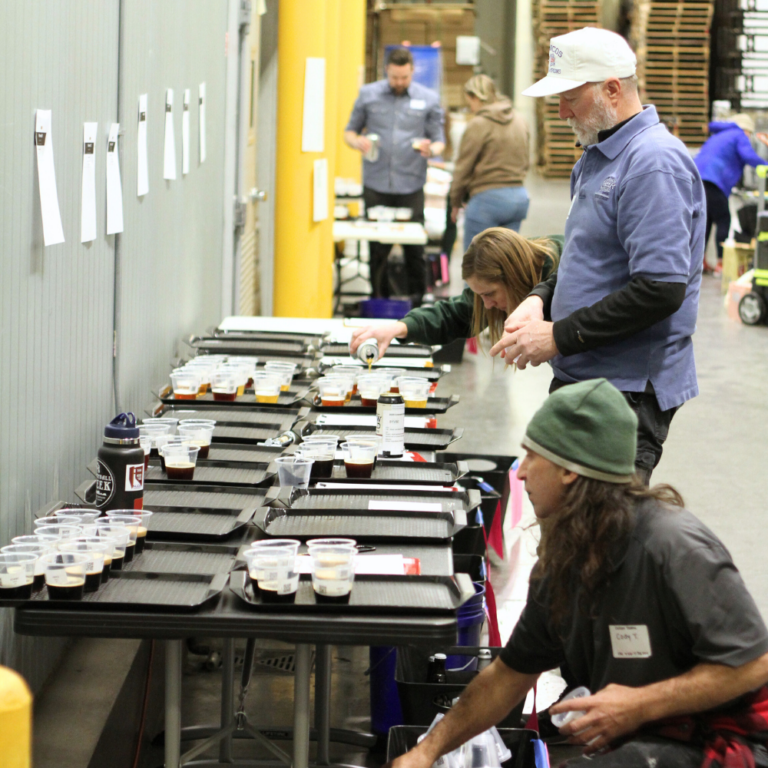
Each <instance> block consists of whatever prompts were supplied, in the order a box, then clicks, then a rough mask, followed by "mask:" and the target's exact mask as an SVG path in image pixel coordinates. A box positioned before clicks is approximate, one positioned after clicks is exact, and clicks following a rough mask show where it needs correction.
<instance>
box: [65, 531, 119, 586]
mask: <svg viewBox="0 0 768 768" xmlns="http://www.w3.org/2000/svg"><path fill="white" fill-rule="evenodd" d="M89 539H93V537H89ZM108 548H109V549H111V546H109V545H108V544H107V543H106V542H104V541H101V540H100V539H96V540H95V541H93V540H89V541H85V540H84V539H74V540H73V541H67V542H65V543H63V544H61V545H60V546H59V552H78V553H80V554H83V555H86V556H87V557H88V560H87V562H86V563H85V591H86V592H95V591H96V590H97V589H98V588H99V587H100V586H101V579H102V576H103V574H104V562H105V560H106V552H107V549H108Z"/></svg>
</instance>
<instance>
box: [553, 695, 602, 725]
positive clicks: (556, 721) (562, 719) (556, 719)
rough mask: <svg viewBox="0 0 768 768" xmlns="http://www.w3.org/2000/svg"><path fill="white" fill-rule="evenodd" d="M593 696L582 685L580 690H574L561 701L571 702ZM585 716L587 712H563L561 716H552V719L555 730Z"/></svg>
mask: <svg viewBox="0 0 768 768" xmlns="http://www.w3.org/2000/svg"><path fill="white" fill-rule="evenodd" d="M591 695H592V692H591V691H590V690H589V688H586V687H585V686H583V685H580V686H579V687H578V688H574V689H573V690H572V691H571V692H570V693H569V694H567V695H566V696H563V698H562V699H561V700H560V701H569V700H570V699H583V698H584V697H586V696H591ZM558 703H559V702H558ZM585 714H586V712H585V711H583V710H572V711H571V712H561V713H560V714H559V715H552V718H551V719H552V725H554V726H555V728H562V727H563V726H564V725H566V723H570V722H571V720H576V719H577V718H579V717H581V716H582V715H585Z"/></svg>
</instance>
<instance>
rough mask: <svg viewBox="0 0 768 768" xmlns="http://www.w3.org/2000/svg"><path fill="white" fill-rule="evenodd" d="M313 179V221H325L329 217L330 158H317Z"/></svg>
mask: <svg viewBox="0 0 768 768" xmlns="http://www.w3.org/2000/svg"><path fill="white" fill-rule="evenodd" d="M312 180H313V195H312V197H313V205H312V221H325V220H326V219H327V218H328V159H327V158H325V157H322V158H320V159H319V160H315V162H314V173H313V174H312Z"/></svg>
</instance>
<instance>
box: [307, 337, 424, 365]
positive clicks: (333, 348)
mask: <svg viewBox="0 0 768 768" xmlns="http://www.w3.org/2000/svg"><path fill="white" fill-rule="evenodd" d="M321 351H322V353H323V355H325V356H326V357H344V356H345V355H349V357H350V359H351V360H355V361H357V360H356V358H354V357H352V356H351V355H350V354H349V344H343V343H341V342H336V341H331V342H328V343H327V344H323V346H322V347H321ZM388 352H389V354H390V355H391V356H392V357H418V358H421V359H422V360H423V359H424V358H425V357H432V347H429V346H427V345H425V344H391V345H390V347H389V350H388Z"/></svg>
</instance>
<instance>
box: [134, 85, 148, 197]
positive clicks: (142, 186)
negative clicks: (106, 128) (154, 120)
mask: <svg viewBox="0 0 768 768" xmlns="http://www.w3.org/2000/svg"><path fill="white" fill-rule="evenodd" d="M136 138H137V142H138V143H137V150H138V153H139V157H138V161H139V162H138V178H137V185H136V194H137V195H138V196H139V197H141V196H142V195H146V194H147V192H149V168H148V165H147V94H146V93H142V94H141V96H139V127H138V131H137V134H136Z"/></svg>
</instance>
